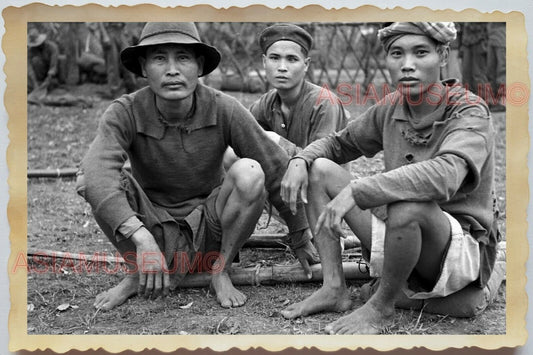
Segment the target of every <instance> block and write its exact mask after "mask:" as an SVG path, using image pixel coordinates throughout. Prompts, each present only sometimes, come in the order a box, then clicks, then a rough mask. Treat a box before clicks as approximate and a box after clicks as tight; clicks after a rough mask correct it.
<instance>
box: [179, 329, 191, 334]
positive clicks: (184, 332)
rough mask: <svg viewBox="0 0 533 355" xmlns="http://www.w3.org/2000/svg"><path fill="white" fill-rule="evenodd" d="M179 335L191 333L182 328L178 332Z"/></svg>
mask: <svg viewBox="0 0 533 355" xmlns="http://www.w3.org/2000/svg"><path fill="white" fill-rule="evenodd" d="M178 334H179V335H188V334H189V333H187V332H186V331H185V330H180V331H179V332H178Z"/></svg>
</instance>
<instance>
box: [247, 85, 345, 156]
mask: <svg viewBox="0 0 533 355" xmlns="http://www.w3.org/2000/svg"><path fill="white" fill-rule="evenodd" d="M250 112H252V114H253V115H254V117H255V119H256V120H257V122H259V124H260V125H261V127H263V128H264V129H265V130H267V131H273V132H276V133H277V134H278V135H280V137H281V138H280V145H281V146H282V147H283V148H284V149H285V150H286V151H287V153H288V154H289V156H291V157H292V156H294V155H295V154H296V153H298V152H299V151H301V150H302V149H303V148H305V147H306V146H307V145H308V144H309V143H311V142H314V141H315V140H317V139H320V138H323V137H325V136H327V135H329V134H330V133H333V132H337V131H340V130H341V129H343V128H344V127H346V123H347V121H348V117H347V116H348V115H349V114H348V113H347V112H346V111H345V110H344V108H343V106H342V103H341V102H340V101H339V99H338V98H337V97H336V96H335V94H333V93H332V92H330V91H329V90H328V89H327V88H323V87H320V86H317V85H315V84H312V83H310V82H308V81H304V83H303V87H302V91H301V92H300V95H299V96H298V100H297V102H296V104H295V105H294V107H293V108H292V109H291V113H290V116H289V117H287V118H285V117H284V116H283V113H282V112H281V99H280V97H279V95H278V93H277V90H276V89H273V90H270V91H269V92H267V93H266V94H264V95H263V96H261V97H260V98H259V100H257V101H256V102H255V103H253V104H252V106H251V107H250Z"/></svg>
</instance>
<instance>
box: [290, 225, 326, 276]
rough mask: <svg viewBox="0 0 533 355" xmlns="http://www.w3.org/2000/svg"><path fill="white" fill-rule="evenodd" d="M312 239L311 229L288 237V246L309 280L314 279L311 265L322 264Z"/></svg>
mask: <svg viewBox="0 0 533 355" xmlns="http://www.w3.org/2000/svg"><path fill="white" fill-rule="evenodd" d="M311 238H312V235H311V230H310V229H309V228H307V229H305V230H301V231H298V232H294V233H290V234H289V235H288V241H290V242H289V243H288V244H289V246H290V247H291V249H292V251H293V252H294V254H295V255H296V257H297V258H298V260H299V261H300V264H301V265H302V267H303V269H304V271H305V275H307V278H308V279H311V278H312V277H313V272H312V271H311V267H310V265H313V264H318V263H319V262H320V257H319V256H318V252H317V250H316V248H315V246H314V244H313V243H312V242H311Z"/></svg>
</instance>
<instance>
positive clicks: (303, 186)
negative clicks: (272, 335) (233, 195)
mask: <svg viewBox="0 0 533 355" xmlns="http://www.w3.org/2000/svg"><path fill="white" fill-rule="evenodd" d="M455 36H456V30H455V27H454V25H453V23H444V22H402V23H392V24H390V25H389V26H387V27H385V28H383V29H381V30H380V31H379V33H378V38H379V39H380V41H381V43H382V45H383V47H384V49H385V53H386V54H385V55H386V59H385V60H386V66H387V68H388V70H389V72H390V75H391V79H392V82H393V84H394V85H395V87H396V91H395V92H393V93H391V94H389V95H387V96H386V97H385V98H384V99H383V100H381V101H379V102H378V103H377V104H376V105H374V106H373V107H371V108H369V109H368V110H367V111H366V112H365V113H363V114H362V115H360V116H359V117H357V118H355V119H354V120H353V121H351V122H350V123H349V124H348V126H347V127H346V128H345V129H344V130H342V131H341V132H339V133H337V134H335V135H330V136H328V137H326V138H323V139H321V140H318V141H316V142H314V143H311V144H310V145H309V146H307V147H306V148H305V149H304V150H303V151H302V152H300V153H299V154H298V155H296V157H294V158H292V159H291V161H290V163H289V167H288V169H287V172H286V174H285V176H284V178H283V182H282V188H281V191H282V196H283V199H284V201H286V202H288V203H289V204H290V206H291V208H293V211H294V212H296V211H297V204H296V202H297V200H298V197H299V196H301V199H302V200H303V201H304V202H306V203H307V208H306V210H307V217H308V219H309V224H310V226H311V227H312V229H313V233H314V238H315V244H316V246H317V249H318V252H319V254H320V258H321V263H322V270H323V275H324V281H323V285H322V287H321V288H320V289H319V290H318V291H316V292H315V293H314V294H312V295H311V296H309V297H308V298H306V299H305V300H303V301H301V302H299V303H296V304H293V305H290V306H288V307H287V308H286V309H284V310H283V311H282V315H283V316H284V317H286V318H296V317H300V316H306V315H309V314H313V313H317V312H324V311H338V312H343V311H348V310H350V308H351V307H352V301H351V298H350V292H349V290H348V288H347V287H346V283H345V279H344V275H343V270H342V260H341V249H340V244H339V240H338V239H339V235H341V232H342V229H341V221H342V220H344V221H346V223H347V224H348V226H349V227H350V228H351V229H352V230H353V231H354V232H355V234H356V235H357V236H358V237H359V239H360V240H361V243H362V245H363V247H364V250H365V253H364V254H366V255H367V256H368V254H369V262H370V266H371V269H373V270H374V272H375V274H376V275H378V276H380V277H381V278H380V281H379V286H378V287H377V289H376V291H375V292H374V293H373V294H372V296H371V297H370V299H369V300H368V301H367V302H366V303H365V304H364V305H363V306H362V307H360V308H358V309H356V310H355V311H353V312H352V313H349V314H348V315H345V316H343V317H341V318H339V319H338V320H336V321H335V322H333V323H331V324H329V325H328V326H326V328H325V331H326V332H328V333H330V334H377V333H379V332H380V331H381V328H382V327H383V326H386V325H387V324H388V323H389V322H390V321H391V318H392V316H393V314H394V310H395V304H396V303H397V302H398V301H399V300H400V299H402V298H406V297H409V298H411V299H428V298H435V297H437V298H439V297H447V296H448V295H453V294H454V293H457V292H461V290H462V289H464V288H465V287H472V285H475V286H478V287H479V288H483V287H484V286H485V285H486V284H487V281H488V280H489V277H490V276H491V273H492V271H493V267H494V262H495V259H496V246H497V243H498V239H499V233H498V228H497V224H496V217H497V215H498V211H497V204H496V201H495V197H494V196H495V195H494V138H495V132H494V129H493V126H492V119H491V115H490V111H489V109H488V107H487V105H486V104H485V102H484V101H483V100H481V99H480V98H479V97H477V96H475V95H474V94H473V93H471V92H469V91H467V90H465V89H464V88H463V87H462V86H461V85H459V84H458V82H457V81H456V80H444V81H441V80H440V68H441V67H442V66H444V65H445V64H446V60H447V55H448V51H449V47H448V44H449V42H450V41H452V40H453V39H454V38H455ZM436 98H440V99H439V100H437V101H436V100H435V99H436ZM380 151H383V154H384V163H385V172H383V173H379V174H375V175H372V176H369V177H365V178H361V179H355V180H353V179H352V176H351V175H350V174H349V173H348V172H347V171H346V170H344V169H342V168H341V167H340V166H339V165H338V164H342V163H345V162H348V161H351V160H354V159H356V158H358V157H360V156H366V157H372V156H374V155H375V154H377V153H378V152H380ZM379 206H386V210H387V216H386V219H385V220H381V219H379V218H378V217H377V216H376V214H375V213H373V211H374V210H373V208H377V207H379Z"/></svg>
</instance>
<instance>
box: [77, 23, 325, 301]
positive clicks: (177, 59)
mask: <svg viewBox="0 0 533 355" xmlns="http://www.w3.org/2000/svg"><path fill="white" fill-rule="evenodd" d="M120 58H121V61H122V63H123V64H124V66H125V67H126V68H127V69H128V70H129V71H131V72H133V73H134V74H137V75H140V76H143V77H145V78H146V80H147V82H148V86H147V87H145V88H143V89H140V90H139V91H136V92H134V93H132V94H129V95H124V96H122V97H121V98H119V99H118V100H115V101H114V102H113V103H112V104H111V105H110V106H109V108H108V109H107V110H106V111H105V113H104V114H103V116H102V118H101V121H100V124H99V127H98V132H97V136H96V138H95V140H94V141H93V143H92V144H91V146H90V148H89V151H88V153H87V154H86V156H85V157H84V159H83V161H82V164H81V166H80V172H79V175H78V180H77V191H78V193H79V194H80V195H81V196H83V197H84V198H85V199H86V200H87V202H88V203H89V204H90V205H91V207H92V210H93V214H94V217H95V220H96V222H97V223H98V225H99V226H100V228H101V229H102V231H103V232H104V234H105V235H106V236H107V237H108V238H109V240H110V241H111V243H112V244H113V245H114V246H115V247H116V248H117V249H118V251H119V252H120V253H121V255H122V256H123V257H124V258H125V259H126V260H127V261H128V262H127V265H129V267H131V268H132V270H133V271H135V270H137V273H134V272H130V273H128V274H127V275H126V277H125V278H124V279H123V280H122V281H121V282H120V283H119V284H118V285H117V286H115V287H113V288H111V289H109V290H107V291H105V292H102V293H100V294H99V295H98V296H97V297H96V301H95V303H94V305H95V307H97V308H101V309H104V310H108V309H111V308H113V307H115V306H118V305H120V304H121V303H123V302H124V301H126V300H127V299H128V298H129V297H130V296H132V295H134V294H135V293H138V294H141V295H144V296H145V297H151V298H157V297H159V296H165V295H167V294H168V293H169V289H172V288H174V287H179V284H180V281H182V280H183V277H184V276H185V273H186V272H181V271H184V270H182V268H177V269H176V270H177V271H178V272H176V273H173V274H169V273H168V272H165V270H167V269H168V270H173V269H175V268H173V263H175V262H179V261H177V260H174V255H181V256H183V253H186V254H188V255H189V260H194V256H195V255H196V253H201V254H202V255H206V254H207V253H209V252H217V253H218V258H216V260H215V261H214V263H213V265H212V269H213V270H217V271H219V272H214V273H213V274H212V280H211V286H212V288H213V290H214V291H215V293H216V297H217V300H218V302H219V303H220V304H221V305H222V306H223V307H237V306H241V305H243V304H244V303H245V301H246V296H245V295H244V294H243V293H242V292H240V291H238V290H237V289H236V288H235V287H234V286H233V284H232V282H231V279H230V278H229V276H228V269H229V268H230V267H231V262H232V261H233V259H234V258H235V256H236V254H237V252H238V250H239V249H240V248H241V247H242V245H243V244H244V242H245V241H246V239H247V238H249V237H250V235H251V233H252V232H253V230H254V228H255V225H256V223H257V221H258V219H259V217H260V215H261V212H262V210H263V206H264V203H265V200H266V199H267V196H268V200H269V202H270V203H272V205H273V206H274V207H275V208H276V209H277V210H278V211H279V213H280V216H281V217H282V218H283V219H284V220H285V222H286V224H287V226H288V229H289V236H290V238H291V240H292V241H293V243H294V245H297V246H298V247H297V249H298V250H295V253H296V255H297V257H298V258H299V260H300V263H301V264H302V266H303V267H304V269H306V271H307V272H309V270H308V269H309V263H312V262H313V258H314V257H316V255H315V254H316V249H315V248H314V246H313V244H312V243H311V240H310V239H311V238H310V235H309V234H308V233H304V231H305V230H306V229H308V224H307V220H306V217H305V211H304V208H303V204H300V205H299V206H298V207H293V212H295V213H291V210H290V209H289V207H288V205H286V204H285V203H284V202H283V201H282V199H281V194H280V186H281V179H282V177H283V173H284V172H285V170H286V167H287V165H288V160H289V157H288V155H287V154H286V152H285V151H284V150H283V149H282V148H281V147H280V146H279V145H277V144H276V143H274V142H273V141H272V140H270V139H269V138H268V137H267V135H266V133H265V131H264V130H263V129H262V128H261V127H260V126H259V124H258V123H257V122H256V120H255V119H254V117H253V116H252V115H251V113H250V112H249V111H248V110H247V109H245V108H244V107H243V106H242V105H241V104H240V103H239V102H238V101H237V100H235V99H234V98H232V97H230V96H228V95H225V94H223V93H222V92H220V91H217V90H214V89H212V88H209V87H206V86H204V85H202V84H201V83H199V77H201V76H204V75H207V74H209V73H210V72H211V71H213V70H214V69H215V68H216V67H217V65H218V64H219V61H220V53H219V52H218V50H217V49H216V48H214V47H212V46H209V45H207V44H205V43H203V42H201V40H200V37H199V34H198V31H197V29H196V27H195V25H194V24H193V23H182V22H178V23H176V22H174V23H170V22H169V23H147V24H146V25H145V27H144V29H143V30H142V33H141V37H140V40H139V43H138V44H137V45H135V46H130V47H128V48H125V49H124V50H123V51H122V52H121V56H120ZM228 147H231V148H232V149H233V150H234V151H235V153H236V154H237V155H238V156H239V157H242V159H239V160H238V161H237V162H235V163H234V164H233V165H232V166H231V168H229V169H228V170H227V171H225V170H224V167H223V157H224V153H225V151H226V149H227V148H228ZM128 159H129V161H130V162H131V173H130V172H129V170H128V169H124V168H123V167H124V163H125V162H126V161H127V160H128ZM163 260H164V261H166V265H165V262H164V261H163ZM136 266H138V267H136ZM134 267H136V269H133V268H134ZM185 271H186V270H185Z"/></svg>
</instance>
